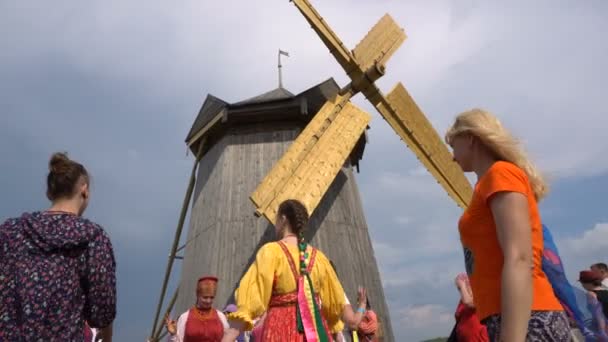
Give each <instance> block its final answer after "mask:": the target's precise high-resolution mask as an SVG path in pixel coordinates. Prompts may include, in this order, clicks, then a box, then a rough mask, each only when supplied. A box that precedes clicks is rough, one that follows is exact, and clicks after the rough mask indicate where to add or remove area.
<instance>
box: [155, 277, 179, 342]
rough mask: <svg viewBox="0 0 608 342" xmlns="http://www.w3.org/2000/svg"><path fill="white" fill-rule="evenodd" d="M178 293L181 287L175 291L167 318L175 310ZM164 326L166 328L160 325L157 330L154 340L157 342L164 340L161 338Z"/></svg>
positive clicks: (168, 308)
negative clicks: (157, 341)
mask: <svg viewBox="0 0 608 342" xmlns="http://www.w3.org/2000/svg"><path fill="white" fill-rule="evenodd" d="M178 293H179V286H178V287H177V288H176V289H175V292H173V297H172V298H171V302H169V306H168V307H167V310H166V311H165V316H167V315H168V314H169V313H170V312H171V310H173V305H174V304H175V301H176V300H177V294H178ZM163 318H164V317H163ZM163 326H164V324H160V325H159V326H158V329H157V330H156V333H155V334H154V338H155V339H156V340H159V341H160V339H161V338H162V337H159V335H160V333H161V332H162V331H163Z"/></svg>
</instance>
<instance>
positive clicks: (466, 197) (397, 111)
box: [376, 83, 473, 208]
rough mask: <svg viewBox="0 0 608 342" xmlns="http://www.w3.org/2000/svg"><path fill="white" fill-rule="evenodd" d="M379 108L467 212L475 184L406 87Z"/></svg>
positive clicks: (397, 86)
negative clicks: (470, 180)
mask: <svg viewBox="0 0 608 342" xmlns="http://www.w3.org/2000/svg"><path fill="white" fill-rule="evenodd" d="M376 108H377V109H378V111H379V112H380V114H382V116H383V117H384V118H385V119H386V121H387V122H388V123H389V124H390V125H391V127H392V128H393V129H394V130H395V132H397V134H398V135H399V136H400V137H401V139H402V140H403V141H404V142H405V143H406V144H407V145H408V146H409V148H410V149H411V150H412V151H413V152H414V154H415V155H416V157H418V159H419V160H420V161H421V162H422V164H423V165H424V166H425V167H426V169H427V170H429V172H430V173H431V174H432V175H433V177H435V179H437V181H438V182H439V184H441V186H443V188H444V189H445V190H446V191H447V193H448V195H449V196H450V197H452V199H454V201H456V203H457V204H458V205H459V206H460V207H462V208H466V207H467V205H468V203H469V201H470V199H471V196H472V193H473V191H472V188H471V184H470V183H469V181H468V179H467V178H466V177H465V176H464V173H463V172H462V170H461V169H460V166H458V164H456V163H455V162H454V161H453V160H452V154H451V153H450V151H449V150H448V148H447V146H446V144H445V143H444V142H443V139H442V138H441V137H440V136H439V134H437V131H436V130H435V129H434V128H433V125H432V124H431V123H430V122H429V120H428V119H427V118H426V116H424V114H423V113H422V111H421V110H420V108H419V107H418V105H416V103H415V102H414V100H413V99H412V97H411V96H410V94H408V92H407V90H406V89H405V87H404V86H403V85H402V84H401V83H398V84H397V85H396V86H395V87H394V88H393V90H391V92H390V93H389V94H388V95H387V96H386V97H382V100H381V101H380V102H379V103H378V104H377V105H376Z"/></svg>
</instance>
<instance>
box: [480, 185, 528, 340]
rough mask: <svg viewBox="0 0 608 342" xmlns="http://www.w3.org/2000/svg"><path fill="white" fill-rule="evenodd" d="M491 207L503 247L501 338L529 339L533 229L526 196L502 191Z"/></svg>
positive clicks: (493, 198)
mask: <svg viewBox="0 0 608 342" xmlns="http://www.w3.org/2000/svg"><path fill="white" fill-rule="evenodd" d="M490 207H491V209H492V214H493V216H494V221H495V222H496V232H497V235H498V242H499V244H500V246H501V248H502V252H503V257H504V264H503V269H502V284H501V285H502V291H501V305H502V312H501V316H502V323H501V341H504V342H511V341H513V342H519V341H525V340H526V335H527V332H528V321H529V320H530V313H531V308H532V265H533V261H532V228H531V226H530V215H529V210H528V201H527V199H526V197H525V196H524V195H523V194H521V193H518V192H500V193H497V194H495V195H494V196H493V197H492V198H491V203H490Z"/></svg>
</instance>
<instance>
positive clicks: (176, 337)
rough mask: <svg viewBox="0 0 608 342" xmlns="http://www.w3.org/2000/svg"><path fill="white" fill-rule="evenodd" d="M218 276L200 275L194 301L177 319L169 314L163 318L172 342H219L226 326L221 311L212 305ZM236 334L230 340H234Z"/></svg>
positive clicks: (224, 317) (226, 323)
mask: <svg viewBox="0 0 608 342" xmlns="http://www.w3.org/2000/svg"><path fill="white" fill-rule="evenodd" d="M217 284H218V278H217V277H215V276H204V277H201V278H200V279H199V280H198V282H197V286H196V303H195V304H194V306H193V307H192V308H190V310H188V311H186V312H184V313H183V314H181V315H180V316H179V318H178V320H177V322H176V321H175V320H172V319H171V317H169V315H167V317H166V318H165V325H166V327H167V331H168V332H169V334H170V335H172V338H171V340H172V341H173V342H219V341H221V340H222V337H223V336H224V332H225V330H226V329H227V328H228V321H227V320H226V316H225V315H224V313H223V312H221V311H219V310H217V309H215V308H214V307H213V300H214V299H215V294H216V292H217ZM237 337H238V335H237V336H235V337H234V339H232V340H231V342H234V341H235V340H236V339H237Z"/></svg>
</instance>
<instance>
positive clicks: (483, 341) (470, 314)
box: [448, 273, 490, 342]
mask: <svg viewBox="0 0 608 342" xmlns="http://www.w3.org/2000/svg"><path fill="white" fill-rule="evenodd" d="M454 282H455V284H456V288H457V289H458V293H459V294H460V301H459V302H458V307H457V308H456V313H455V318H456V324H455V326H454V329H453V330H452V334H451V335H450V337H449V338H448V342H465V341H466V342H488V341H489V340H490V339H489V337H488V331H487V329H486V327H485V326H484V325H483V324H481V322H480V321H479V317H477V314H476V312H475V302H474V301H473V291H472V290H471V284H470V283H469V278H468V277H467V275H466V274H464V273H461V274H459V275H458V276H456V279H455V280H454Z"/></svg>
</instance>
